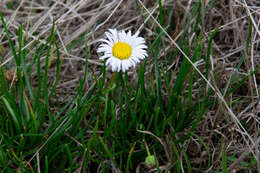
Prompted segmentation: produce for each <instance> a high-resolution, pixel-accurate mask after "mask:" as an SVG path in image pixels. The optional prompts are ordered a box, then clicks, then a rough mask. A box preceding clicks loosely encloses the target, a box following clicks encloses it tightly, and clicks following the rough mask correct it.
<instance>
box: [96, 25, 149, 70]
mask: <svg viewBox="0 0 260 173" xmlns="http://www.w3.org/2000/svg"><path fill="white" fill-rule="evenodd" d="M105 34H106V37H107V39H101V40H100V41H102V42H103V43H102V44H101V45H100V46H99V48H98V50H97V52H98V53H101V52H103V53H104V55H103V56H101V57H100V58H99V59H100V60H105V59H107V61H106V66H110V67H111V69H112V71H113V72H114V71H117V72H119V71H121V70H122V72H125V71H126V70H128V69H129V68H130V67H132V66H133V67H135V65H136V64H137V63H139V62H140V60H142V59H144V58H145V57H147V52H146V49H147V46H146V45H145V40H144V38H142V37H138V34H139V33H138V32H137V33H136V34H134V35H132V34H131V31H128V32H127V33H126V32H125V31H117V30H116V29H109V32H105Z"/></svg>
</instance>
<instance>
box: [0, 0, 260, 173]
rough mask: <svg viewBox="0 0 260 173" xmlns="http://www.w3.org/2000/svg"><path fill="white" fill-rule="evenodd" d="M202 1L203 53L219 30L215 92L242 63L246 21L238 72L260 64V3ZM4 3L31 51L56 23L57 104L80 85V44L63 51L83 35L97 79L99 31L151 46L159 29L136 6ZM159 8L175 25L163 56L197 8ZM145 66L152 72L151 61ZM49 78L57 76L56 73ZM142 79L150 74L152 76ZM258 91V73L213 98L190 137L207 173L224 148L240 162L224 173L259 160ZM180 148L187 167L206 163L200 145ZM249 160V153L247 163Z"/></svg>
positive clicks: (48, 0)
mask: <svg viewBox="0 0 260 173" xmlns="http://www.w3.org/2000/svg"><path fill="white" fill-rule="evenodd" d="M202 1H203V3H204V8H202V9H203V10H202V17H203V20H202V21H203V22H202V23H203V25H201V26H200V27H201V29H202V30H203V31H204V33H203V34H204V41H205V47H207V40H208V38H209V35H210V33H211V32H212V31H213V30H214V29H215V28H216V27H217V26H218V27H219V31H218V33H217V35H216V37H215V38H214V41H213V53H212V57H211V62H210V63H211V72H212V73H215V74H216V76H215V78H213V77H212V76H211V77H210V78H209V83H210V84H211V86H213V87H214V88H215V91H216V93H217V92H218V90H222V89H224V88H225V86H226V85H227V84H228V83H229V82H230V78H231V75H232V73H233V72H234V71H236V66H237V65H238V62H239V60H240V59H239V58H240V57H241V56H242V54H243V53H244V50H245V49H244V48H245V45H246V42H247V36H248V32H249V29H248V28H249V21H251V22H252V23H253V32H252V43H251V44H250V47H249V50H250V51H248V52H245V53H246V58H245V62H244V63H243V65H242V67H241V68H240V69H239V71H238V72H237V73H238V74H240V75H242V76H243V75H244V76H245V75H247V74H248V73H249V72H250V71H251V70H254V69H255V68H256V67H257V66H259V64H260V47H259V41H260V30H259V25H260V20H259V19H260V2H259V1H258V0H223V1H221V2H220V3H219V4H217V5H214V3H217V1H214V0H202ZM9 2H11V1H10V0H3V1H1V2H0V12H1V13H3V15H4V18H5V20H6V21H7V23H8V28H9V30H10V32H11V35H12V39H13V40H16V39H17V28H18V27H19V25H20V24H22V25H23V26H24V27H23V31H24V34H25V35H27V37H28V38H29V44H28V48H29V49H31V50H32V48H33V46H34V45H35V42H36V41H40V42H43V43H44V42H45V41H46V38H47V36H48V35H49V33H50V30H51V27H52V21H53V20H54V19H55V26H56V31H57V34H58V36H59V43H60V48H61V53H62V54H61V57H62V59H63V65H62V77H61V80H60V82H59V84H58V87H57V94H58V97H59V99H60V100H63V99H64V98H67V99H70V98H71V96H73V94H74V93H75V91H74V89H75V86H76V85H78V79H79V77H80V76H82V75H83V68H84V63H85V58H84V41H83V42H82V41H81V42H79V43H78V44H76V45H75V46H74V47H72V48H71V49H70V50H68V49H66V46H68V45H70V44H71V43H72V42H74V41H75V40H78V39H80V36H81V35H82V34H86V39H87V43H88V49H89V60H88V61H89V64H90V66H89V68H90V69H91V71H93V73H94V74H95V75H98V72H99V69H100V66H101V65H102V62H100V61H99V60H98V55H97V54H96V48H97V46H98V43H97V41H98V39H99V38H101V37H102V36H103V33H104V31H106V30H107V29H108V28H117V29H131V30H133V31H136V30H140V31H141V34H142V36H144V37H145V38H146V39H147V40H148V42H150V40H152V39H153V38H154V37H155V35H156V32H155V31H156V28H157V27H158V25H157V24H156V22H155V21H154V20H153V19H152V18H150V17H149V14H148V13H147V12H146V11H145V9H144V8H143V7H142V8H141V11H142V13H140V11H139V10H138V9H137V8H136V3H139V5H140V2H138V1H137V0H136V1H134V0H123V1H121V0H62V1H54V0H45V1H39V0H31V1H30V0H21V1H13V2H14V4H13V6H12V7H11V8H8V7H7V5H8V3H9ZM142 2H143V4H144V6H145V7H147V8H148V9H149V11H150V12H151V13H153V14H152V16H154V17H155V18H157V17H158V4H157V1H153V0H144V1H142ZM162 2H163V7H164V9H167V8H172V9H174V10H173V11H172V13H171V14H170V15H169V16H165V17H164V18H165V20H166V21H167V23H169V24H171V23H172V22H174V25H172V26H173V27H172V28H171V31H170V32H169V34H170V35H169V36H170V37H171V38H172V39H173V40H170V38H169V37H165V41H166V43H167V44H168V46H167V47H166V50H167V51H168V52H166V53H169V52H170V50H171V48H172V47H174V44H173V41H177V40H178V39H179V36H180V34H181V33H182V32H183V29H184V26H185V23H186V21H187V18H188V16H189V14H190V12H191V11H190V9H191V5H192V4H193V3H194V1H193V0H182V1H181V0H176V1H175V0H164V1H162ZM211 4H212V9H211V10H210V12H209V13H208V12H207V8H211ZM140 6H142V5H140ZM205 7H207V8H205ZM192 22H194V21H192ZM0 36H1V37H0V41H1V42H0V46H1V47H2V48H3V50H2V52H1V53H2V55H1V56H2V57H3V58H2V59H1V66H3V65H4V64H9V65H11V66H12V63H13V57H12V54H11V51H10V49H9V46H8V40H7V39H6V36H5V33H4V32H3V31H2V32H1V35H0ZM32 52H33V51H32ZM32 52H31V53H32ZM162 55H163V52H162ZM148 64H150V65H152V63H149V60H148ZM177 64H178V60H176V62H173V64H172V65H170V66H169V68H174V67H175V69H176V73H177V71H178V68H177V67H178V65H177ZM203 65H204V62H201V63H200V64H199V66H203ZM147 69H148V70H149V69H150V68H147ZM50 72H55V67H53V68H52V69H51V70H50ZM129 73H130V74H131V75H132V77H133V79H132V80H133V83H134V81H135V78H136V77H137V75H136V71H131V72H129ZM49 75H50V77H52V78H53V79H54V78H55V73H50V74H49ZM90 75H92V74H90ZM146 75H149V71H148V72H147V73H146ZM173 81H174V80H173ZM259 84H260V72H259V71H258V72H257V73H256V74H254V75H252V76H250V77H249V79H248V81H247V83H246V85H243V86H242V87H241V88H240V89H239V90H237V91H236V92H235V93H233V94H232V95H231V96H229V97H227V98H221V96H219V95H216V97H219V98H220V99H219V102H218V103H217V104H215V106H214V108H213V109H212V110H210V111H209V112H208V113H207V114H206V115H205V116H204V119H203V120H202V121H201V122H200V125H199V127H198V128H197V130H196V131H195V133H196V134H197V135H199V136H200V137H201V138H202V139H203V140H204V141H205V142H206V144H207V146H208V147H209V149H210V152H211V156H212V158H213V159H212V160H214V162H213V163H211V165H212V166H211V169H215V168H217V167H220V165H221V161H220V160H221V159H219V158H220V157H221V156H220V155H219V153H221V151H222V150H223V148H224V146H225V147H227V154H228V155H236V156H237V157H238V158H239V159H238V161H237V162H234V163H232V164H230V165H228V166H229V168H228V169H229V171H231V170H239V169H240V167H239V166H238V165H237V163H238V162H239V161H243V160H247V159H248V158H249V157H255V158H259V150H258V148H259V143H260V134H259V133H260V132H259V121H260V119H259V113H260V105H259V104H260V103H259ZM90 87H91V86H89V84H88V81H87V82H86V85H85V90H86V91H87V90H88V89H89V88H90ZM209 87H210V85H209ZM237 98H239V99H240V101H239V103H238V104H236V103H234V104H233V105H225V104H226V103H230V102H232V101H234V100H235V99H237ZM225 101H226V103H225ZM53 102H55V101H53ZM64 102H65V100H64ZM53 104H54V103H53ZM227 108H228V109H229V110H228V109H227ZM234 116H235V117H234ZM236 118H237V119H236ZM241 121H243V122H246V123H247V125H249V126H250V127H249V128H247V131H244V130H243V129H241V127H239V123H241ZM215 136H222V141H216V140H215ZM250 139H251V140H250ZM185 145H186V148H187V150H188V153H190V156H189V157H190V158H191V160H192V164H195V165H196V164H197V165H198V166H200V164H203V160H205V158H204V157H205V155H206V154H205V153H206V150H205V149H204V147H203V146H202V145H201V143H200V142H198V141H196V140H195V139H194V140H193V139H191V140H189V141H188V142H187V143H185ZM249 153H254V154H253V156H250V155H249ZM257 163H258V171H260V162H259V160H257ZM208 171H210V170H208Z"/></svg>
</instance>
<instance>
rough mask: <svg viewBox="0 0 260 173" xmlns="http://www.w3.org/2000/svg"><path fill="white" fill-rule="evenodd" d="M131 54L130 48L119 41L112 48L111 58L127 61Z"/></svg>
mask: <svg viewBox="0 0 260 173" xmlns="http://www.w3.org/2000/svg"><path fill="white" fill-rule="evenodd" d="M131 52H132V48H131V46H130V45H129V44H127V43H125V42H121V41H119V42H117V43H116V44H114V46H113V48H112V54H113V56H114V57H116V58H118V59H120V60H124V59H128V58H129V57H130V56H131Z"/></svg>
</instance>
